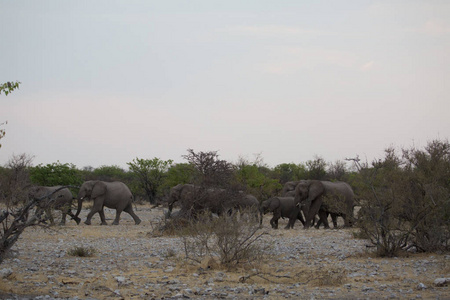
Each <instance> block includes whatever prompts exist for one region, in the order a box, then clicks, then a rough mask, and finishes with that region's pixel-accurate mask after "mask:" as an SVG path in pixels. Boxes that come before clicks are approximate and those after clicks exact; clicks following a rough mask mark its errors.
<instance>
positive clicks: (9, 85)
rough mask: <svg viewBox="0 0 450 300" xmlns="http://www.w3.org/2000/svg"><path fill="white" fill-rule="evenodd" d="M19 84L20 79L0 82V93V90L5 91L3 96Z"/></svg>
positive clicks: (0, 91) (0, 92)
mask: <svg viewBox="0 0 450 300" xmlns="http://www.w3.org/2000/svg"><path fill="white" fill-rule="evenodd" d="M20 84H21V82H20V81H16V82H9V81H8V82H6V83H0V95H1V94H2V92H4V93H5V96H8V94H9V93H11V92H12V91H14V90H15V89H18V88H19V85H20Z"/></svg>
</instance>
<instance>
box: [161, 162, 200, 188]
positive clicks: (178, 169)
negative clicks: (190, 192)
mask: <svg viewBox="0 0 450 300" xmlns="http://www.w3.org/2000/svg"><path fill="white" fill-rule="evenodd" d="M194 172H195V170H194V167H193V166H192V165H191V164H187V163H179V164H175V165H172V166H171V167H170V168H169V170H168V171H167V176H166V178H165V181H164V189H170V188H171V187H173V186H176V185H177V184H180V183H181V184H184V183H191V182H193V180H194Z"/></svg>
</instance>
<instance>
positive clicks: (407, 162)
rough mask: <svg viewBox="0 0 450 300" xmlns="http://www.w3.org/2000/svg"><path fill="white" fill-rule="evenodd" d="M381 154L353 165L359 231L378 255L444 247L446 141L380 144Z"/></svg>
mask: <svg viewBox="0 0 450 300" xmlns="http://www.w3.org/2000/svg"><path fill="white" fill-rule="evenodd" d="M385 152H386V155H385V157H384V159H383V160H378V161H374V162H373V163H372V165H371V166H370V167H369V165H368V164H367V163H366V164H359V162H358V161H357V160H355V161H356V164H357V166H358V168H359V177H358V180H356V181H355V182H354V184H356V185H357V188H358V191H359V192H358V195H359V198H360V202H361V203H360V204H361V209H360V210H359V213H358V222H359V227H360V230H361V235H363V236H366V237H368V238H369V240H370V242H371V243H372V244H373V245H374V246H375V247H376V249H377V254H378V255H380V256H395V255H397V254H398V253H399V252H400V251H402V250H414V251H418V252H431V251H448V250H450V144H449V142H448V141H438V140H437V141H432V142H429V143H428V145H427V146H426V147H425V149H424V150H419V149H415V148H412V149H402V155H398V154H397V153H396V152H395V150H394V149H393V148H389V149H386V151H385Z"/></svg>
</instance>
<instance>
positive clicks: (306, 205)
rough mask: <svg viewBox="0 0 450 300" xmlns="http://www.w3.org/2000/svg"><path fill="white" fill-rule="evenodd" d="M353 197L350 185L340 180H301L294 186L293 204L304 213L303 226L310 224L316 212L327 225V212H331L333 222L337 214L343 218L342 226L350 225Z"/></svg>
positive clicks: (306, 226) (351, 221)
mask: <svg viewBox="0 0 450 300" xmlns="http://www.w3.org/2000/svg"><path fill="white" fill-rule="evenodd" d="M354 197H355V196H354V193H353V190H352V188H351V187H350V185H349V184H348V183H346V182H342V181H337V182H330V181H320V180H303V181H301V182H300V183H298V184H297V186H296V188H295V204H296V205H297V206H299V207H300V208H301V210H302V211H303V214H304V215H305V225H304V226H305V228H308V227H309V226H310V224H311V221H312V220H313V218H314V216H315V215H316V214H319V217H320V220H321V221H322V222H323V223H324V224H325V226H326V227H327V225H328V221H327V216H328V215H327V214H328V213H330V214H332V218H333V223H335V217H337V216H338V215H339V216H342V218H343V219H344V226H345V227H350V226H351V225H352V223H353V206H354ZM336 225H337V224H335V226H336Z"/></svg>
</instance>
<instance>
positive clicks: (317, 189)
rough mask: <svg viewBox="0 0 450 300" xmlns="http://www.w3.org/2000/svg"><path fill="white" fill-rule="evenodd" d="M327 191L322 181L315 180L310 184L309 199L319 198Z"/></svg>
mask: <svg viewBox="0 0 450 300" xmlns="http://www.w3.org/2000/svg"><path fill="white" fill-rule="evenodd" d="M324 192H325V188H324V186H323V184H322V182H321V181H319V180H313V181H311V183H310V185H309V190H308V199H309V200H310V201H312V200H314V199H317V198H318V197H320V196H321V195H322V194H323V193H324Z"/></svg>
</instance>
